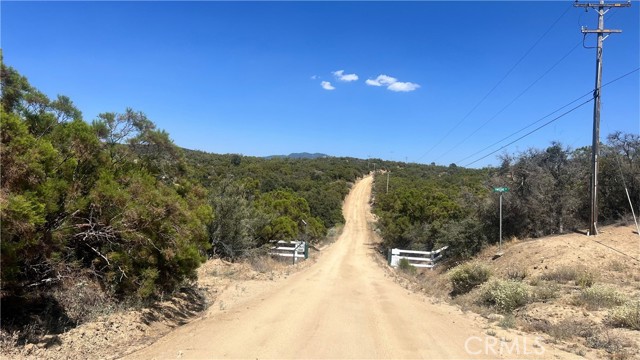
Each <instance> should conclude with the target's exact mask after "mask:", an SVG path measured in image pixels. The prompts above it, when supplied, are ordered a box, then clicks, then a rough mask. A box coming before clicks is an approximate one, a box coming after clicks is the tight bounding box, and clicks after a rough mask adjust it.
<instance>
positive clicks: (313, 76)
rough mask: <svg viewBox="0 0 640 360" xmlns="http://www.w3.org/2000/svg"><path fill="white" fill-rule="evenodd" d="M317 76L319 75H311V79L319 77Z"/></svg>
mask: <svg viewBox="0 0 640 360" xmlns="http://www.w3.org/2000/svg"><path fill="white" fill-rule="evenodd" d="M319 78H320V77H319V76H318V75H312V76H311V80H317V79H319Z"/></svg>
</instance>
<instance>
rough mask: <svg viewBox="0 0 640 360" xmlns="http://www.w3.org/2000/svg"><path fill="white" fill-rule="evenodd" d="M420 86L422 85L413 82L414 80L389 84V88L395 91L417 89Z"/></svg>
mask: <svg viewBox="0 0 640 360" xmlns="http://www.w3.org/2000/svg"><path fill="white" fill-rule="evenodd" d="M419 87H420V85H418V84H415V83H412V82H394V83H393V84H391V85H389V86H388V87H387V89H389V90H391V91H395V92H409V91H413V90H416V89H418V88H419Z"/></svg>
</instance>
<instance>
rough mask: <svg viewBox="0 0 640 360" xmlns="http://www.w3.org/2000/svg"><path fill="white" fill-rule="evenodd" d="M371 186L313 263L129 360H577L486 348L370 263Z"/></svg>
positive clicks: (481, 339)
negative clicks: (503, 359)
mask: <svg viewBox="0 0 640 360" xmlns="http://www.w3.org/2000/svg"><path fill="white" fill-rule="evenodd" d="M371 183H372V178H371V177H366V178H364V179H363V180H361V181H359V182H358V183H357V184H356V185H355V186H354V187H353V189H352V191H351V193H350V195H349V196H348V197H347V199H346V200H345V204H344V209H343V211H344V214H345V219H346V220H347V222H346V225H345V228H344V232H343V234H342V236H341V237H340V239H339V240H338V241H337V242H336V243H335V244H334V245H332V246H331V247H330V248H329V249H328V250H326V252H325V253H324V254H323V255H322V256H321V258H320V259H319V260H318V262H317V263H316V264H314V265H312V266H310V267H308V268H306V269H304V270H303V271H300V272H298V273H295V274H293V275H292V276H290V277H289V278H288V279H287V280H285V281H282V282H279V283H278V285H277V286H275V287H272V288H268V289H266V290H264V291H262V292H256V293H252V294H247V295H246V298H245V299H244V301H238V302H235V303H234V304H232V305H230V306H229V307H226V308H224V309H223V308H222V307H220V311H217V312H215V313H213V314H211V316H209V317H203V318H201V319H199V320H197V321H193V322H191V323H190V324H187V325H185V326H183V327H181V328H179V329H176V330H175V331H173V332H171V333H169V334H168V335H167V336H165V337H163V338H161V339H160V340H159V341H157V342H156V343H154V344H152V345H151V346H149V347H147V348H145V349H143V350H141V351H139V352H136V353H133V354H131V355H129V356H128V357H127V358H130V359H151V358H156V359H170V358H189V359H196V358H201V359H202V358H316V359H319V358H320V359H336V358H352V359H355V358H358V359H363V358H368V359H372V358H432V359H436V358H437V359H444V358H448V359H453V358H455V359H462V358H465V359H466V358H497V357H506V358H514V357H517V358H524V357H527V353H528V354H529V355H533V357H535V358H540V357H541V352H542V357H544V358H558V357H570V355H569V354H566V353H558V352H557V351H556V350H553V349H551V348H548V349H546V348H544V346H542V347H540V346H536V347H535V348H532V344H533V343H534V340H533V339H527V340H528V348H526V346H523V345H524V343H525V342H526V341H527V340H524V337H523V338H522V339H515V340H514V339H511V340H510V343H509V345H510V346H512V348H511V349H513V345H514V344H516V343H517V344H518V345H519V350H518V351H519V352H518V353H513V352H511V353H509V354H506V355H505V354H502V356H501V355H500V354H496V353H494V352H492V351H486V347H485V346H484V344H485V343H486V341H487V340H486V339H487V338H488V337H487V335H486V334H485V330H483V326H484V325H485V322H484V320H482V319H480V318H479V317H477V316H471V315H464V314H462V313H461V312H460V311H459V310H457V309H456V308H454V307H452V306H449V305H445V304H432V303H431V302H430V301H427V298H425V297H422V296H420V295H416V294H411V293H409V292H407V290H406V289H404V288H403V287H401V286H400V285H398V284H397V283H396V282H394V281H393V280H392V279H391V278H390V277H388V276H387V275H385V272H384V271H383V270H382V269H381V268H380V267H379V266H378V265H377V264H376V263H375V260H374V258H373V257H374V250H373V244H372V243H371V239H372V238H373V237H372V236H371V232H370V230H369V227H368V222H369V220H370V217H371V214H370V211H369V210H370V209H369V205H368V203H369V198H370V193H371ZM214 308H215V305H214ZM469 339H472V341H471V342H469ZM494 340H495V338H491V339H489V340H488V341H489V342H492V341H494ZM465 345H467V346H465Z"/></svg>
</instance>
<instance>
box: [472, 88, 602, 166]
mask: <svg viewBox="0 0 640 360" xmlns="http://www.w3.org/2000/svg"><path fill="white" fill-rule="evenodd" d="M592 100H593V97H592V98H590V99H589V100H587V101H585V102H583V103H582V104H580V105H578V106H575V107H573V108H572V109H571V110H569V111H567V112H565V113H562V114H561V115H560V116H557V117H555V118H553V119H551V120H549V121H547V122H546V123H544V124H542V125H540V126H538V127H537V128H535V129H533V130H531V131H529V132H528V133H526V134H524V135H522V136H521V137H519V138H517V139H515V140H513V141H512V142H510V143H508V144H506V145H504V146H502V147H500V148H499V149H497V150H494V151H492V152H490V153H488V154H487V155H485V156H483V157H481V158H479V159H476V160H474V161H472V162H470V163H468V164H466V165H464V166H465V167H467V166H470V165H473V164H475V163H477V162H478V161H480V160H482V159H486V158H487V157H489V156H491V155H493V154H495V153H497V152H498V151H500V150H502V149H504V148H506V147H508V146H509V145H513V144H514V143H516V142H518V141H520V140H522V139H524V138H525V137H527V136H529V135H531V134H533V133H534V132H536V131H538V130H540V129H542V128H543V127H545V126H547V125H549V124H551V123H553V122H555V121H556V120H559V119H561V118H562V117H564V116H566V115H569V114H570V113H572V112H574V111H575V110H578V109H579V108H581V107H582V106H584V105H586V104H588V103H590V102H591V101H592Z"/></svg>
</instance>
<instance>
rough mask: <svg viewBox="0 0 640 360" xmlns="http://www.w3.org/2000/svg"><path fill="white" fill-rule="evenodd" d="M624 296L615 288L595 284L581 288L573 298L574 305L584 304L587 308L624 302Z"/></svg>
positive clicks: (597, 307) (607, 306)
mask: <svg viewBox="0 0 640 360" xmlns="http://www.w3.org/2000/svg"><path fill="white" fill-rule="evenodd" d="M625 301H626V299H625V297H624V296H623V295H622V294H621V293H619V292H617V291H616V290H614V289H612V288H610V287H606V286H602V285H596V286H593V287H590V288H585V289H583V290H582V291H581V292H580V294H578V295H577V296H576V297H575V298H574V300H573V304H574V305H580V306H586V307H587V308H588V309H599V308H603V307H605V308H610V307H614V306H619V305H622V304H624V303H625Z"/></svg>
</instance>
